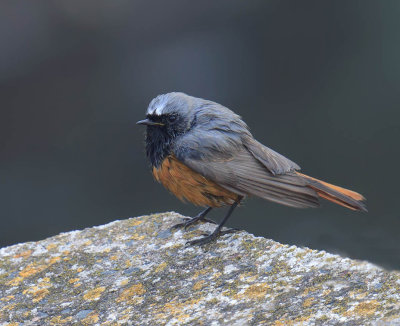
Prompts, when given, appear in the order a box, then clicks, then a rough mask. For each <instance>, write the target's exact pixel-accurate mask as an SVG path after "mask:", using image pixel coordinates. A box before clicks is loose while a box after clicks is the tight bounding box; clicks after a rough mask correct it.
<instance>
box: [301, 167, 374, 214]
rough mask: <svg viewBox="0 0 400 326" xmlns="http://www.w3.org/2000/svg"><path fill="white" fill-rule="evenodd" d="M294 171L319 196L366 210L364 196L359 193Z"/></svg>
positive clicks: (350, 207)
mask: <svg viewBox="0 0 400 326" xmlns="http://www.w3.org/2000/svg"><path fill="white" fill-rule="evenodd" d="M296 173H297V174H298V175H299V176H301V177H303V178H305V179H306V180H307V182H308V185H309V187H310V188H312V189H314V190H315V191H316V192H317V194H318V195H319V196H320V197H321V198H324V199H326V200H329V201H331V202H333V203H335V204H338V205H341V206H344V207H347V208H349V209H352V210H357V211H363V212H367V208H366V206H365V203H364V202H363V201H365V198H364V197H363V196H362V195H361V194H359V193H357V192H355V191H352V190H349V189H345V188H342V187H339V186H335V185H333V184H330V183H327V182H325V181H321V180H318V179H315V178H312V177H309V176H308V175H305V174H302V173H299V172H296Z"/></svg>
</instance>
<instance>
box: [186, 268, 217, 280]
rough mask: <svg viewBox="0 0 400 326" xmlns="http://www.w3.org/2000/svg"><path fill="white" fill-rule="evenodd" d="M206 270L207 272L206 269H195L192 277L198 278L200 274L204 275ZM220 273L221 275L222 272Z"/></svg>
mask: <svg viewBox="0 0 400 326" xmlns="http://www.w3.org/2000/svg"><path fill="white" fill-rule="evenodd" d="M207 272H208V271H207V270H206V269H201V270H198V271H196V272H195V273H194V274H193V276H192V279H196V278H198V277H199V276H200V275H204V274H206V273H207ZM220 275H222V274H221V273H220Z"/></svg>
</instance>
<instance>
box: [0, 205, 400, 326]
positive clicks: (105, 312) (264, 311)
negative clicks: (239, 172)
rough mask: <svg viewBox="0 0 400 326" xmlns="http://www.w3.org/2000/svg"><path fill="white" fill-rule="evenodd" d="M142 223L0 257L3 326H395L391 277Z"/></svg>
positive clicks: (246, 239) (399, 315)
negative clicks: (195, 243)
mask: <svg viewBox="0 0 400 326" xmlns="http://www.w3.org/2000/svg"><path fill="white" fill-rule="evenodd" d="M181 218H182V216H180V215H178V214H176V213H165V214H156V215H150V216H141V217H137V218H131V219H127V220H123V221H115V222H112V223H110V224H107V225H104V226H99V227H94V228H90V229H85V230H83V231H74V232H68V233H63V234H60V235H57V236H55V237H51V238H49V239H46V240H43V241H39V242H29V243H23V244H18V245H14V246H11V247H7V248H3V249H0V324H1V325H13V326H14V325H62V324H66V325H74V324H79V325H120V324H122V325H165V324H166V325H239V326H242V325H300V324H301V325H315V324H317V325H338V324H346V325H368V324H373V325H400V273H398V272H388V271H385V270H383V269H381V268H379V267H376V266H374V265H372V264H370V263H366V262H360V261H355V260H351V259H348V258H343V257H340V256H337V255H332V254H328V253H326V252H324V251H315V250H311V249H308V248H298V247H295V246H288V245H282V244H279V243H277V242H275V241H272V240H268V239H264V238H260V237H254V236H253V235H251V234H248V233H246V232H243V231H242V232H238V233H235V234H230V235H224V236H222V237H221V238H220V239H218V241H217V242H214V243H211V244H208V245H206V246H204V247H185V243H186V241H188V240H190V239H193V238H195V237H198V236H200V235H201V233H202V232H204V231H210V230H212V229H213V228H214V227H215V226H213V225H211V224H208V223H204V224H198V225H196V226H194V227H191V228H190V229H189V230H188V231H186V232H184V231H182V230H173V231H171V230H170V227H171V226H172V225H174V224H176V223H178V222H180V221H181V220H182V219H181Z"/></svg>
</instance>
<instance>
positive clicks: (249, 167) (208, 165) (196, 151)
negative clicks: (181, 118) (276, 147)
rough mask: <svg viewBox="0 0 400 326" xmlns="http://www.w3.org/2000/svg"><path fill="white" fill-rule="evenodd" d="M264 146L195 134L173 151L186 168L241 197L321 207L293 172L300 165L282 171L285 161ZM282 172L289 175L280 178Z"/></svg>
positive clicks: (235, 138)
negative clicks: (249, 196) (248, 196)
mask: <svg viewBox="0 0 400 326" xmlns="http://www.w3.org/2000/svg"><path fill="white" fill-rule="evenodd" d="M254 142H256V141H255V140H254ZM260 145H261V144H260V143H258V142H256V143H251V142H247V143H244V142H243V140H242V137H240V136H238V134H237V133H229V132H226V131H224V132H222V131H218V130H213V131H212V132H211V131H210V130H208V131H207V132H195V131H194V130H192V132H191V133H189V135H187V136H183V137H182V138H181V139H180V140H178V141H177V142H176V144H175V146H174V149H173V151H174V154H175V156H176V157H177V158H178V159H179V160H180V161H181V162H183V163H184V164H185V165H187V166H188V167H190V168H191V169H193V170H194V171H196V172H198V173H200V174H201V175H203V176H204V177H205V178H207V179H210V180H212V181H214V182H216V183H217V184H219V185H221V186H222V187H224V188H226V189H228V190H230V191H232V192H234V193H237V194H239V195H244V196H245V195H254V196H258V197H261V198H264V199H267V200H270V201H273V202H276V203H279V204H283V205H286V206H292V207H300V208H305V207H317V206H319V201H318V196H317V194H316V192H315V191H314V190H313V189H311V188H308V187H307V184H306V182H305V180H304V179H303V178H301V177H300V176H298V175H297V174H296V173H295V172H294V171H293V169H295V168H297V165H296V164H295V163H293V162H291V161H289V160H287V159H286V160H287V161H289V162H290V163H291V164H290V163H285V164H284V165H283V167H280V165H282V158H284V157H283V156H281V155H280V154H278V153H276V152H273V151H272V150H269V149H268V148H266V147H265V149H264V148H263V147H261V146H263V145H261V146H260ZM257 146H258V147H257ZM268 150H269V151H268ZM265 153H266V154H268V155H267V157H268V158H267V159H266V158H265V155H266V154H265ZM271 153H273V155H272V156H270V154H271ZM284 159H285V158H284ZM293 164H294V165H293ZM271 167H273V168H272V171H271V170H270V169H271ZM282 171H286V173H285V174H278V173H279V172H280V173H282ZM275 174H276V175H275Z"/></svg>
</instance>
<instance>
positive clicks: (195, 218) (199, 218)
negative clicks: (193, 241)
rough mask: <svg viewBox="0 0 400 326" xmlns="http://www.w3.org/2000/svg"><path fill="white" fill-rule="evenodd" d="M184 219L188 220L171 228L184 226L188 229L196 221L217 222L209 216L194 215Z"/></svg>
mask: <svg viewBox="0 0 400 326" xmlns="http://www.w3.org/2000/svg"><path fill="white" fill-rule="evenodd" d="M184 219H187V221H185V222H183V223H178V224H175V225H174V226H173V227H172V228H171V229H180V228H184V229H185V231H186V230H187V229H188V227H189V226H191V225H193V224H195V223H197V222H199V221H203V222H208V223H212V224H217V223H216V222H214V221H213V220H210V219H209V218H206V217H201V216H195V217H192V218H190V217H189V218H188V217H184Z"/></svg>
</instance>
